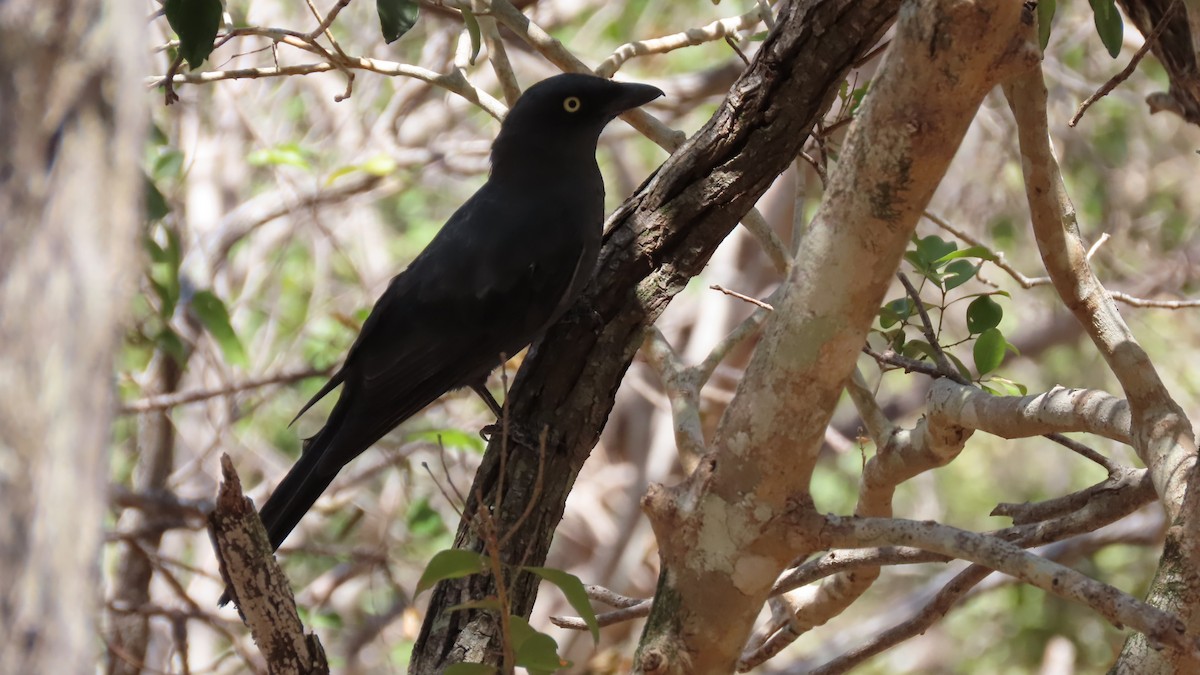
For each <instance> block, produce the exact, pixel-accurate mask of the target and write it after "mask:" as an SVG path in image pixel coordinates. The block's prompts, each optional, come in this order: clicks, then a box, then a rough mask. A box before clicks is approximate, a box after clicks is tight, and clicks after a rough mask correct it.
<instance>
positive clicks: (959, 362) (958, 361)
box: [945, 352, 971, 380]
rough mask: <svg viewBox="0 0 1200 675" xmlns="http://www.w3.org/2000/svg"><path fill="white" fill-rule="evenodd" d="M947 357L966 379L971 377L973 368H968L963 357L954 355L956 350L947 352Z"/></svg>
mask: <svg viewBox="0 0 1200 675" xmlns="http://www.w3.org/2000/svg"><path fill="white" fill-rule="evenodd" d="M945 354H946V358H948V359H950V361H951V362H952V363H954V367H955V368H957V369H958V374H959V375H962V377H963V379H964V380H969V379H971V370H970V369H969V368H967V364H965V363H963V362H962V359H960V358H958V357H957V356H955V355H954V352H945Z"/></svg>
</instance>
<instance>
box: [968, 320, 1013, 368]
mask: <svg viewBox="0 0 1200 675" xmlns="http://www.w3.org/2000/svg"><path fill="white" fill-rule="evenodd" d="M1007 347H1008V341H1007V340H1005V339H1004V334H1003V333H1001V332H1000V330H999V329H998V328H989V329H987V330H985V331H983V332H982V333H980V334H979V338H978V339H976V340H975V348H974V350H973V354H974V356H975V370H977V371H979V374H980V375H985V374H987V373H990V372H992V371H993V370H995V369H996V368H998V367H1000V363H1001V362H1002V361H1003V360H1004V351H1005V349H1006V348H1007Z"/></svg>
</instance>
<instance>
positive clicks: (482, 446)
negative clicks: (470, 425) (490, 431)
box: [409, 429, 487, 454]
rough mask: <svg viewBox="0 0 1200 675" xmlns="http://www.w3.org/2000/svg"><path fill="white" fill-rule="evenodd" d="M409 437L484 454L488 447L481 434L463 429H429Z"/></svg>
mask: <svg viewBox="0 0 1200 675" xmlns="http://www.w3.org/2000/svg"><path fill="white" fill-rule="evenodd" d="M409 438H410V439H412V440H414V441H429V442H430V443H437V444H439V445H442V446H444V447H447V448H466V449H467V450H470V451H472V452H475V453H477V454H483V451H484V450H486V449H487V444H486V443H484V442H483V439H482V438H480V437H479V434H470V433H467V432H465V431H463V430H461V429H429V430H428V431H418V432H416V433H413V434H410V435H409Z"/></svg>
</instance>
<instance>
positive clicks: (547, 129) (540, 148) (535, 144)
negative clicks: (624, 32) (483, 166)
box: [492, 73, 663, 168]
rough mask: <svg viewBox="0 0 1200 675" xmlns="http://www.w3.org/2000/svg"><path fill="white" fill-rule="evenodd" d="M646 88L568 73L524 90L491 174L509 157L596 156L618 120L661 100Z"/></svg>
mask: <svg viewBox="0 0 1200 675" xmlns="http://www.w3.org/2000/svg"><path fill="white" fill-rule="evenodd" d="M662 95H663V92H662V91H661V90H660V89H658V88H657V87H652V86H650V85H648V84H636V83H626V82H614V81H613V80H606V79H604V78H601V77H596V76H594V75H582V74H579V73H564V74H562V75H555V76H554V77H549V78H546V79H545V80H542V81H541V82H538V83H537V84H534V85H532V86H531V87H529V88H528V89H526V90H525V92H524V93H523V94H521V97H520V98H519V99H517V102H516V103H515V104H513V107H512V109H511V110H509V112H508V115H507V116H506V117H505V118H504V122H503V123H502V124H501V125H500V134H499V135H498V136H497V137H496V141H495V143H493V145H492V162H493V168H495V163H496V162H497V161H498V160H501V161H502V159H503V157H504V156H505V155H512V156H519V155H521V154H526V153H530V152H534V153H537V152H553V153H555V154H558V153H582V154H588V155H592V156H594V155H595V152H596V141H597V140H598V139H599V137H600V132H601V131H602V130H603V129H604V127H605V125H607V124H608V123H609V122H611V121H612V120H613V119H614V118H615V117H616V116H617V115H620V114H621V113H623V112H625V111H627V110H632V109H633V108H636V107H638V106H640V105H644V104H646V103H649V102H650V101H653V100H654V99H656V98H658V97H659V96H662Z"/></svg>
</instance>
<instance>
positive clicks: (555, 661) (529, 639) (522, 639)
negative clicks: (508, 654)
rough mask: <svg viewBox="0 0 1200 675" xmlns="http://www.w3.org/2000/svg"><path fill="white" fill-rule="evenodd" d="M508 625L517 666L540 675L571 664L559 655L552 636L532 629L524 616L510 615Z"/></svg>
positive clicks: (556, 644)
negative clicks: (510, 630)
mask: <svg viewBox="0 0 1200 675" xmlns="http://www.w3.org/2000/svg"><path fill="white" fill-rule="evenodd" d="M508 625H509V627H510V628H511V629H512V643H513V644H512V647H513V652H514V653H515V655H516V657H517V665H518V666H520V667H522V668H525V669H526V670H528V671H529V672H530V673H532V674H538V675H540V673H553V672H555V671H557V670H558V669H560V668H566V667H568V666H570V665H571V664H570V662H568V661H564V660H563V659H562V658H561V657H559V655H558V643H557V642H555V641H554V638H552V637H550V636H549V635H546V634H545V633H539V632H538V631H536V630H534V629H533V627H532V626H530V625H529V622H528V621H526V620H525V619H524V618H522V617H519V616H516V615H511V616H509V617H508Z"/></svg>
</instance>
